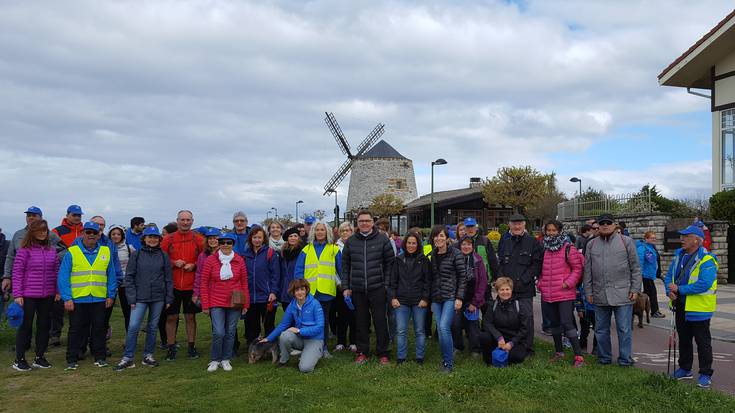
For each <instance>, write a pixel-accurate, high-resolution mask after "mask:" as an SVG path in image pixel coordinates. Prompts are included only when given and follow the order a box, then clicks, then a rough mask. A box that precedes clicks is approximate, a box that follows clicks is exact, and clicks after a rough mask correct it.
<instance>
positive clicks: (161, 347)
mask: <svg viewBox="0 0 735 413" xmlns="http://www.w3.org/2000/svg"><path fill="white" fill-rule="evenodd" d="M158 348H160V349H161V350H168V345H167V344H166V343H164V342H163V341H161V344H159V345H158Z"/></svg>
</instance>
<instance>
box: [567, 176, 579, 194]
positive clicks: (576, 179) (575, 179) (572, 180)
mask: <svg viewBox="0 0 735 413" xmlns="http://www.w3.org/2000/svg"><path fill="white" fill-rule="evenodd" d="M569 182H579V196H580V197H581V196H582V180H581V179H579V178H577V177H576V176H575V177H573V178H572V179H570V180H569Z"/></svg>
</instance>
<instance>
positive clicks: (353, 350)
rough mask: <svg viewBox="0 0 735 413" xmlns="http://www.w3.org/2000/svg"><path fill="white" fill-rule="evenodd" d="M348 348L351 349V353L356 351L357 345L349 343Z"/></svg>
mask: <svg viewBox="0 0 735 413" xmlns="http://www.w3.org/2000/svg"><path fill="white" fill-rule="evenodd" d="M349 348H350V351H351V352H353V353H357V346H356V345H354V344H350V347H349Z"/></svg>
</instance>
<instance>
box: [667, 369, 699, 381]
mask: <svg viewBox="0 0 735 413" xmlns="http://www.w3.org/2000/svg"><path fill="white" fill-rule="evenodd" d="M671 377H673V378H675V379H676V380H687V379H693V378H694V375H693V374H692V371H691V370H684V369H682V368H678V369H676V371H675V372H674V374H673V375H672V376H671Z"/></svg>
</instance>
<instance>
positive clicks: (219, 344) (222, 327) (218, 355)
mask: <svg viewBox="0 0 735 413" xmlns="http://www.w3.org/2000/svg"><path fill="white" fill-rule="evenodd" d="M241 313H242V310H240V309H239V308H225V307H212V308H210V309H209V317H210V318H211V319H212V350H211V353H210V354H211V356H210V359H211V361H222V360H231V359H232V350H233V348H234V346H235V329H236V328H237V322H238V321H239V320H240V314H241Z"/></svg>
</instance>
